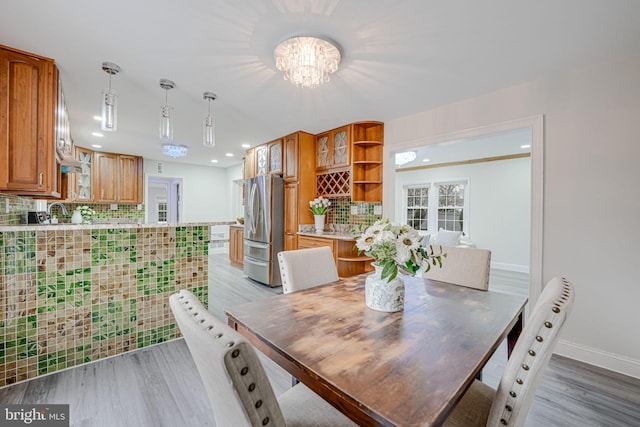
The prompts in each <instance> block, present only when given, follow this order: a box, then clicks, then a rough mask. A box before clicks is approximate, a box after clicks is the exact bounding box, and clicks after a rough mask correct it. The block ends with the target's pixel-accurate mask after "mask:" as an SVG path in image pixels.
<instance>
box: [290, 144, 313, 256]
mask: <svg viewBox="0 0 640 427" xmlns="http://www.w3.org/2000/svg"><path fill="white" fill-rule="evenodd" d="M283 144H284V154H283V178H284V250H285V251H288V250H292V249H297V248H298V234H297V233H298V228H299V225H300V224H312V223H313V214H312V213H311V211H310V210H309V201H311V200H313V197H314V194H315V182H314V178H315V176H314V174H313V162H314V155H313V152H314V137H313V135H311V134H309V133H306V132H295V133H292V134H291V135H287V136H285V137H284V138H283Z"/></svg>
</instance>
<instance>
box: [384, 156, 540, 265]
mask: <svg viewBox="0 0 640 427" xmlns="http://www.w3.org/2000/svg"><path fill="white" fill-rule="evenodd" d="M530 175H531V161H530V159H529V158H521V159H510V160H502V161H496V162H487V163H475V164H469V165H458V166H450V167H443V168H433V169H421V170H413V171H406V172H396V175H395V177H396V180H395V188H396V190H395V208H396V211H395V212H396V213H395V217H396V219H399V218H401V214H402V207H403V196H404V192H403V186H405V185H411V184H420V183H425V182H430V181H446V180H448V179H460V178H463V179H467V180H468V182H469V210H468V212H467V213H466V215H467V217H468V219H469V236H468V237H469V239H470V240H471V241H472V242H473V243H474V244H475V245H476V247H478V248H486V249H490V250H491V261H492V263H493V264H497V263H499V264H510V266H509V267H510V268H517V269H518V270H527V271H528V268H529V232H530V227H529V224H530V210H531V203H530V188H531V179H530Z"/></svg>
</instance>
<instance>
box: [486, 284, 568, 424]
mask: <svg viewBox="0 0 640 427" xmlns="http://www.w3.org/2000/svg"><path fill="white" fill-rule="evenodd" d="M574 299H575V293H574V290H573V285H572V284H571V283H570V282H569V281H568V280H567V279H565V278H560V277H556V278H554V279H552V280H551V281H550V282H549V283H547V285H546V286H545V288H544V291H543V292H542V294H541V295H540V299H539V300H538V302H537V303H536V305H535V307H534V308H533V311H532V312H531V315H530V316H529V319H528V320H527V324H526V325H525V327H524V329H523V330H522V333H521V334H520V337H519V338H518V341H517V342H516V345H515V347H514V349H513V352H512V353H511V356H510V357H509V361H508V362H507V366H506V368H505V370H504V373H503V374H502V378H501V380H500V384H499V385H498V390H497V392H496V395H495V398H494V400H493V404H492V405H491V411H490V412H489V419H488V421H487V426H502V425H508V426H523V425H524V423H525V420H526V418H527V413H528V412H529V408H530V407H531V403H532V402H533V398H534V396H535V391H536V388H537V387H538V383H539V382H540V379H541V378H542V374H543V371H544V368H545V367H546V366H547V364H548V363H549V359H550V358H551V354H552V353H553V348H554V347H555V344H556V342H557V341H558V337H559V336H560V330H561V329H562V326H563V325H564V322H565V320H566V318H567V316H568V315H569V313H570V312H571V309H572V307H573V302H574Z"/></svg>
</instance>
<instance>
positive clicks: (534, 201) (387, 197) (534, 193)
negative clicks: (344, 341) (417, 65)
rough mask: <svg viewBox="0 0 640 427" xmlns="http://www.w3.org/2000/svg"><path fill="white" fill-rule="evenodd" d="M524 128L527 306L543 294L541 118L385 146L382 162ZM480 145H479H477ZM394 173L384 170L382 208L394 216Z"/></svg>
mask: <svg viewBox="0 0 640 427" xmlns="http://www.w3.org/2000/svg"><path fill="white" fill-rule="evenodd" d="M522 128H526V129H528V130H529V132H530V139H531V147H530V148H531V181H530V182H531V188H530V190H531V191H530V200H531V215H530V240H529V245H530V248H529V249H530V250H529V286H528V287H529V304H531V305H532V306H533V305H535V303H536V301H537V299H538V296H539V295H540V292H541V291H542V235H543V234H542V233H543V224H542V220H543V215H542V213H543V177H544V176H543V159H544V156H543V148H544V147H543V141H544V137H543V135H544V122H543V116H542V115H539V116H532V117H525V118H522V119H517V120H512V121H508V122H503V123H497V124H493V125H488V126H482V127H478V128H472V129H466V130H462V131H456V132H451V133H448V134H443V135H439V136H433V137H425V138H420V139H415V140H410V141H405V142H401V143H397V144H394V145H391V146H388V145H385V146H384V152H385V162H389V163H388V164H393V162H394V160H395V153H397V152H402V151H407V150H417V149H419V148H421V147H425V146H431V145H436V144H441V143H446V142H450V141H455V140H462V139H468V138H477V137H486V136H488V135H491V134H494V133H499V132H505V131H513V130H517V129H522ZM479 143H481V142H479ZM395 175H396V172H395V168H394V167H390V168H385V169H384V183H385V186H384V197H383V205H384V206H383V208H384V211H385V212H390V213H393V212H395V203H396V195H395V191H396V176H395Z"/></svg>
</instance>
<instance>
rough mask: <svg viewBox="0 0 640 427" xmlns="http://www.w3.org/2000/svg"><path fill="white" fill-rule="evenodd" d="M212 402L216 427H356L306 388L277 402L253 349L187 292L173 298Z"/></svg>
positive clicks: (289, 392) (294, 390) (173, 307)
mask: <svg viewBox="0 0 640 427" xmlns="http://www.w3.org/2000/svg"><path fill="white" fill-rule="evenodd" d="M169 301H170V305H171V311H172V312H173V315H174V316H175V319H176V322H177V324H178V327H179V328H180V332H182V335H183V336H184V339H185V341H186V343H187V346H188V347H189V351H190V352H191V355H192V356H193V360H194V361H195V364H196V367H197V368H198V372H199V373H200V376H201V378H202V382H203V383H204V386H205V390H206V392H207V395H208V397H209V401H210V402H211V407H212V409H213V417H214V420H215V424H216V425H217V426H221V427H223V426H234V427H241V426H275V427H280V426H317V427H321V426H326V427H333V426H351V427H353V426H355V425H356V424H354V423H353V422H352V421H351V420H349V419H348V418H346V417H345V416H344V415H342V414H341V413H340V412H339V411H338V410H336V409H335V408H334V407H333V406H331V405H330V404H328V403H327V402H325V401H324V400H323V399H321V398H320V397H319V396H318V395H316V394H315V393H313V392H312V391H311V390H309V389H308V388H307V387H306V386H304V385H302V384H298V385H296V386H294V387H292V388H291V389H289V390H287V391H286V392H285V393H283V394H282V395H280V396H279V397H278V398H276V396H275V394H274V392H273V389H272V387H271V383H270V382H269V379H268V377H267V375H266V373H265V371H264V368H263V367H262V363H261V362H260V359H259V358H258V356H257V354H256V352H255V350H254V348H253V346H252V345H251V344H250V343H249V342H248V341H246V340H245V339H244V337H242V335H240V334H239V333H237V332H236V331H234V330H233V329H231V328H230V327H229V326H227V325H226V324H224V323H223V322H221V321H220V320H218V319H217V318H216V317H215V316H214V315H212V314H211V313H209V312H208V311H207V309H206V308H205V307H204V306H203V305H202V304H201V303H200V301H198V299H197V298H196V297H195V296H194V295H193V294H192V293H191V292H189V291H186V290H182V291H180V292H179V293H176V294H173V295H171V297H170V298H169Z"/></svg>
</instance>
